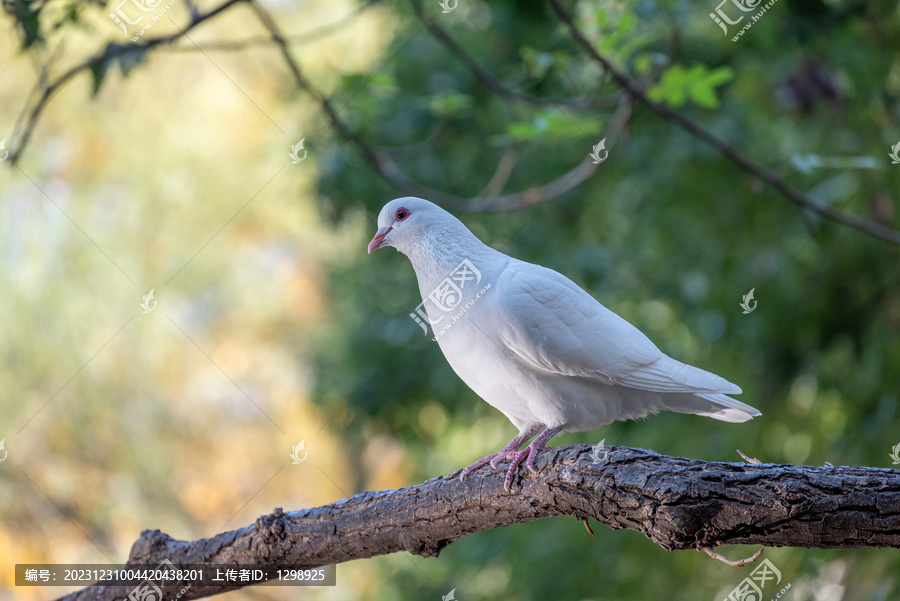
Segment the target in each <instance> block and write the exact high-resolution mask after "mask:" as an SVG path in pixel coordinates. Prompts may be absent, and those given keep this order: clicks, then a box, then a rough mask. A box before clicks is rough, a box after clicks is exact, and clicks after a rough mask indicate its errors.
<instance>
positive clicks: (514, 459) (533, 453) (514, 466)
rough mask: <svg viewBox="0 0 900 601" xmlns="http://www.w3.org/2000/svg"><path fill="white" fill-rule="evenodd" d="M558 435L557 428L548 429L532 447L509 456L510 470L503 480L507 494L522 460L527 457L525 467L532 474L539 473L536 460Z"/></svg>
mask: <svg viewBox="0 0 900 601" xmlns="http://www.w3.org/2000/svg"><path fill="white" fill-rule="evenodd" d="M557 434H559V430H557V429H556V428H547V429H546V430H544V431H543V432H541V435H540V436H538V437H537V438H535V439H534V440H532V441H531V444H530V445H528V446H527V447H525V448H524V449H522V450H521V451H513V452H512V453H510V454H509V458H510V459H511V461H510V463H509V469H508V470H507V471H506V478H505V479H504V480H503V488H504V489H505V490H506V492H509V485H510V484H512V479H513V477H515V475H516V472H518V471H519V464H520V463H522V460H523V459H525V458H526V457H527V458H528V459H527V461H525V467H527V468H528V469H529V470H531V473H532V474H534V473H537V470H536V469H534V458H535V457H537V454H538V453H540V452H541V451H542V450H543V449H544V447H546V446H547V441H548V440H550V439H551V438H553V437H554V436H556V435H557ZM502 452H503V451H501V453H502Z"/></svg>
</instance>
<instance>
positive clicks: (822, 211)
mask: <svg viewBox="0 0 900 601" xmlns="http://www.w3.org/2000/svg"><path fill="white" fill-rule="evenodd" d="M550 4H551V5H552V6H553V9H554V10H555V11H556V14H557V15H558V16H559V19H560V20H561V21H562V22H563V23H565V24H566V26H567V27H568V28H569V31H570V32H571V33H572V37H573V38H574V39H575V41H576V42H578V44H579V45H580V46H581V47H582V48H583V49H584V51H585V52H586V53H587V54H588V55H589V56H590V57H591V58H593V59H594V60H595V61H596V62H598V63H599V64H600V65H602V66H603V68H604V69H606V71H607V72H608V73H609V74H610V76H611V77H612V78H613V79H614V80H615V81H616V82H617V83H618V84H619V85H620V86H621V87H622V88H624V89H625V90H627V91H628V93H629V94H630V95H631V96H632V97H634V98H636V99H637V100H640V101H641V102H642V103H643V104H644V105H646V106H647V107H648V108H649V109H650V110H652V111H653V112H655V113H656V114H657V115H659V116H660V117H662V118H663V119H665V120H667V121H670V122H671V123H674V124H676V125H678V126H679V127H681V128H682V129H684V130H686V131H687V132H688V133H690V134H691V135H693V136H694V137H695V138H697V139H699V140H702V141H704V142H706V143H707V144H709V145H710V146H712V147H713V148H715V149H716V150H717V151H719V152H720V153H721V154H723V155H725V156H726V157H728V158H729V159H730V160H731V162H733V163H734V164H735V165H737V166H738V167H740V168H741V169H743V170H744V171H746V172H748V173H751V174H753V175H755V176H757V177H759V178H760V179H761V180H763V181H764V182H766V183H767V184H769V185H770V186H772V187H773V188H774V189H775V190H777V191H778V192H780V193H781V195H782V196H784V197H785V198H787V199H788V200H790V201H791V202H792V203H794V204H795V205H797V206H799V207H801V208H803V209H808V210H810V211H812V212H814V213H816V214H818V215H821V216H822V217H824V218H826V219H829V220H831V221H834V222H836V223H840V224H842V225H846V226H849V227H853V228H856V229H858V230H861V231H863V232H865V233H867V234H870V235H872V236H875V237H877V238H881V239H882V240H886V241H888V242H891V243H892V244H898V245H900V232H898V231H896V230H893V229H891V228H888V227H885V226H883V225H881V224H880V223H877V222H875V221H872V220H870V219H866V218H865V217H862V216H859V215H852V214H847V213H842V212H840V211H836V210H834V209H831V208H829V207H825V206H822V205H820V204H819V203H817V202H815V201H814V200H812V199H811V198H809V197H807V196H805V195H803V194H801V193H800V192H798V191H797V190H795V189H793V188H792V187H791V186H789V185H788V184H787V183H786V182H785V181H784V180H783V179H781V177H779V176H778V174H776V173H775V172H774V171H772V170H771V169H768V168H767V167H764V166H762V165H760V164H758V163H756V162H754V161H752V160H751V159H749V158H748V157H745V156H744V155H743V154H741V153H740V152H739V151H738V150H737V149H736V148H734V147H733V146H731V145H729V144H728V143H726V142H725V141H724V140H721V139H719V138H718V137H716V136H715V135H714V134H713V133H711V132H709V131H707V130H706V129H704V128H703V127H701V126H700V125H698V124H697V123H695V122H694V121H692V120H690V119H688V118H687V117H685V116H684V115H681V114H680V113H677V112H675V111H673V110H671V109H670V108H668V107H667V106H665V105H664V104H661V103H657V102H653V101H652V100H650V98H649V97H647V95H646V94H645V93H644V91H643V90H642V89H640V88H639V87H638V86H637V85H635V83H634V82H633V81H631V80H630V79H629V78H628V77H626V76H625V75H624V74H623V73H622V72H621V71H619V70H618V69H617V68H616V67H615V66H613V64H612V63H611V62H610V61H609V60H607V59H606V58H604V57H603V56H601V55H600V53H599V52H597V50H596V48H594V45H593V44H591V42H590V41H589V40H588V39H587V38H586V37H585V36H584V34H583V33H582V32H581V30H580V29H578V26H576V25H575V23H574V21H572V17H571V16H570V15H569V13H568V12H566V10H565V9H564V8H563V7H562V3H561V2H560V0H550Z"/></svg>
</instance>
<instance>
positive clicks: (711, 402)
mask: <svg viewBox="0 0 900 601" xmlns="http://www.w3.org/2000/svg"><path fill="white" fill-rule="evenodd" d="M662 400H663V406H662V409H664V410H666V411H674V412H676V413H691V414H693V415H705V416H706V417H711V418H713V419H718V420H721V421H723V422H732V423H740V422H746V421H748V420H750V419H753V418H754V417H756V416H758V415H762V413H760V412H759V409H757V408H755V407H751V406H750V405H747V404H745V403H742V402H740V401H736V400H734V399H733V398H731V397H729V396H726V395H724V394H716V393H697V394H684V393H681V394H667V395H663V398H662Z"/></svg>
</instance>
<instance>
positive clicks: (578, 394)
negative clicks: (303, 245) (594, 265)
mask: <svg viewBox="0 0 900 601" xmlns="http://www.w3.org/2000/svg"><path fill="white" fill-rule="evenodd" d="M383 246H393V247H394V248H396V249H397V250H398V251H400V252H401V253H403V254H405V255H406V256H407V257H409V260H410V262H411V263H412V266H413V269H415V272H416V277H417V279H418V282H419V291H420V292H421V294H422V299H423V301H424V305H425V308H426V311H427V313H428V318H429V321H431V323H432V329H433V330H434V331H435V332H436V334H437V342H438V345H439V346H440V348H441V351H442V352H443V353H444V357H446V359H447V362H448V363H450V366H451V367H452V368H453V371H455V372H456V374H457V375H458V376H459V377H460V378H462V380H463V381H464V382H465V383H466V384H467V385H468V386H469V387H470V388H471V389H472V390H474V391H475V392H476V393H477V394H478V395H479V396H480V397H481V398H482V399H484V400H485V401H487V402H488V403H489V404H490V405H491V406H493V407H495V408H497V409H499V410H500V411H501V412H502V413H503V414H504V415H505V416H506V417H507V418H508V419H509V421H511V422H512V423H513V425H515V426H516V428H518V429H519V434H518V436H516V437H515V438H513V439H512V441H510V443H509V444H508V445H506V447H505V448H504V449H503V450H502V451H500V452H499V453H494V454H492V455H488V456H487V457H485V458H483V459H480V460H479V461H476V462H475V463H473V464H472V465H470V466H469V467H467V468H466V469H464V470H463V471H462V473H461V474H460V479H461V480H465V478H466V476H468V475H469V474H470V473H471V472H472V471H473V470H476V469H478V468H479V467H481V466H483V465H485V464H487V463H490V464H491V467H493V468H496V467H497V465H498V464H499V463H500V462H502V461H504V460H510V465H509V469H508V470H507V472H506V479H505V480H504V488H505V489H506V490H507V491H508V490H509V486H510V483H511V482H512V479H513V477H514V476H515V474H516V472H517V471H518V468H519V464H520V463H521V462H522V461H523V460H525V465H526V467H527V468H528V469H529V470H531V471H532V472H535V469H534V459H535V457H536V456H537V454H538V453H539V452H540V451H541V450H542V449H543V448H544V447H545V446H546V444H547V441H548V440H550V439H551V438H553V437H554V436H556V435H557V434H559V433H560V432H584V431H587V430H595V429H597V428H600V427H602V426H605V425H608V424H611V423H612V422H614V421H616V420H626V419H636V418H639V417H643V416H645V415H648V414H651V413H658V412H660V411H662V410H666V411H675V412H677V413H693V414H696V415H705V416H707V417H712V418H714V419H718V420H722V421H726V422H745V421H747V420H749V419H751V418H752V417H754V416H757V415H761V414H760V412H759V411H758V410H757V409H755V408H753V407H751V406H749V405H745V404H744V403H741V402H739V401H736V400H734V399H732V398H730V397H728V396H726V395H727V394H737V393H740V392H741V389H740V388H739V387H738V386H736V385H735V384H732V383H731V382H729V381H727V380H725V379H724V378H720V377H719V376H717V375H715V374H712V373H710V372H707V371H703V370H702V369H698V368H696V367H692V366H690V365H686V364H684V363H681V362H679V361H676V360H675V359H672V358H671V357H669V356H667V355H665V354H664V353H663V352H662V351H660V350H659V349H658V348H656V345H654V344H653V343H652V342H651V341H650V339H648V338H647V337H646V336H645V335H644V334H643V333H641V332H640V330H638V329H637V328H635V327H634V326H633V325H631V324H630V323H628V322H627V321H625V320H624V319H622V318H621V317H619V316H618V315H616V314H615V313H613V312H612V311H610V310H609V309H607V308H606V307H604V306H603V305H601V304H600V303H599V302H597V301H596V300H595V299H594V298H593V297H592V296H591V295H589V294H588V293H587V292H585V291H584V290H582V289H581V288H580V287H579V286H578V285H576V284H575V283H574V282H572V281H571V280H570V279H568V278H567V277H565V276H564V275H562V274H560V273H557V272H556V271H553V270H552V269H547V268H546V267H541V266H540V265H534V264H531V263H525V262H524V261H519V260H518V259H514V258H512V257H509V256H507V255H504V254H503V253H501V252H499V251H497V250H494V249H493V248H491V247H489V246H487V245H485V244H483V243H482V242H481V241H480V240H479V239H478V238H476V237H475V235H474V234H472V232H470V231H469V230H468V229H467V228H466V226H465V225H463V223H462V222H461V221H460V220H459V219H457V218H456V217H454V216H453V215H451V214H450V213H448V212H447V211H445V210H444V209H442V208H440V207H438V206H437V205H435V204H433V203H431V202H429V201H427V200H423V199H421V198H414V197H406V198H397V199H394V200H392V201H390V202H389V203H387V204H386V205H384V207H383V208H382V209H381V213H379V215H378V231H377V233H376V234H375V237H374V238H372V241H371V242H370V243H369V249H368V250H369V253H371V252H372V251H373V250H376V249H378V248H381V247H383ZM464 261H467V262H468V263H463V262H464ZM471 268H474V270H473V269H471ZM476 275H477V277H476ZM451 305H452V306H451ZM538 433H540V434H539V436H537V438H535V439H534V440H533V441H532V442H531V444H529V445H528V446H527V447H526V448H525V449H522V450H519V449H520V447H521V446H522V445H523V444H524V443H525V442H526V441H528V440H529V439H530V438H531V437H532V436H534V435H536V434H538Z"/></svg>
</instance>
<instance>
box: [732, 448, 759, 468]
mask: <svg viewBox="0 0 900 601" xmlns="http://www.w3.org/2000/svg"><path fill="white" fill-rule="evenodd" d="M737 452H738V455H740V456H741V457H743V459H744V461H746V462H747V463H752V464H753V465H762V462H761V461H760V460H759V459H757V458H755V457H747V456H746V455H744V452H743V451H742V450H740V449H738V450H737Z"/></svg>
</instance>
